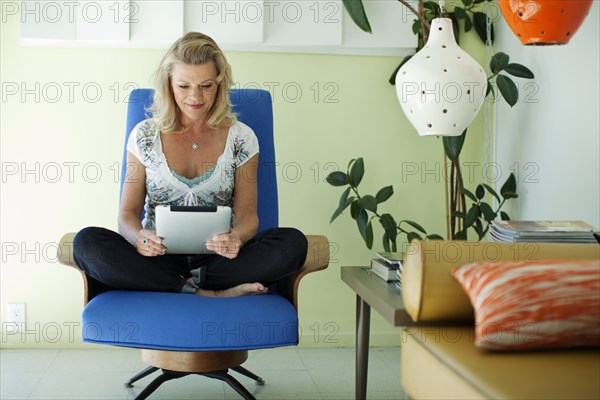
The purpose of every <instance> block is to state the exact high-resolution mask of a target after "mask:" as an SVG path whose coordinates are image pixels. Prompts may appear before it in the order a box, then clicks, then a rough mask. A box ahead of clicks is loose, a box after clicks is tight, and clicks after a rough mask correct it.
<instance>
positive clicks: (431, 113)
mask: <svg viewBox="0 0 600 400" xmlns="http://www.w3.org/2000/svg"><path fill="white" fill-rule="evenodd" d="M486 84H487V77H486V75H485V72H484V70H483V68H482V67H481V65H479V64H478V63H477V61H475V60H474V59H473V58H472V57H471V56H469V55H468V54H467V53H466V52H465V51H464V50H463V49H461V48H460V47H459V46H458V44H456V40H455V39H454V31H453V29H452V20H450V19H449V18H435V19H434V20H433V21H432V22H431V29H430V31H429V40H428V41H427V44H426V45H425V47H423V48H422V49H421V50H420V51H419V52H418V53H416V54H415V55H414V56H413V57H412V58H411V59H410V60H408V61H407V62H406V64H404V65H403V66H402V68H400V70H399V71H398V74H397V75H396V93H397V95H398V100H399V101H400V105H401V106H402V110H403V111H404V113H405V114H406V117H407V118H408V120H409V121H410V123H411V124H412V125H413V126H414V127H415V128H416V129H417V132H418V133H419V135H420V136H431V135H436V136H458V135H460V134H461V133H462V132H463V131H464V130H465V128H466V127H467V126H469V124H470V123H471V121H473V118H475V115H477V112H478V111H479V109H480V108H481V106H482V104H483V100H484V98H485V92H486Z"/></svg>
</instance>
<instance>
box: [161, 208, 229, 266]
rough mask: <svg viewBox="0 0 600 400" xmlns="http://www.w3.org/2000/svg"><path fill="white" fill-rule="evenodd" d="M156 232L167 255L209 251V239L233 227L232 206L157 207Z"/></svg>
mask: <svg viewBox="0 0 600 400" xmlns="http://www.w3.org/2000/svg"><path fill="white" fill-rule="evenodd" d="M155 213H156V214H155V225H156V234H157V235H158V236H160V237H161V238H162V239H163V245H164V246H165V248H166V253H167V254H210V253H214V252H213V251H210V250H208V249H207V248H206V242H207V241H209V240H211V239H212V238H213V237H214V236H215V235H217V234H219V233H226V232H229V230H230V228H231V207H222V206H215V207H189V206H156V209H155Z"/></svg>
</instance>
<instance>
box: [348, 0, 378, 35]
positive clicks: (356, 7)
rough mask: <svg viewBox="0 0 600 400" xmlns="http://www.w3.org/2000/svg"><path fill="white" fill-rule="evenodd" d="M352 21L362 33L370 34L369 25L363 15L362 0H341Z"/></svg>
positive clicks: (364, 14) (365, 14) (365, 15)
mask: <svg viewBox="0 0 600 400" xmlns="http://www.w3.org/2000/svg"><path fill="white" fill-rule="evenodd" d="M342 2H343V3H344V7H346V11H348V14H349V15H350V18H352V21H354V23H355V24H356V25H357V26H358V27H359V28H360V29H362V30H363V31H365V32H369V33H371V24H370V23H369V19H368V18H367V13H365V7H364V6H363V3H362V0H342Z"/></svg>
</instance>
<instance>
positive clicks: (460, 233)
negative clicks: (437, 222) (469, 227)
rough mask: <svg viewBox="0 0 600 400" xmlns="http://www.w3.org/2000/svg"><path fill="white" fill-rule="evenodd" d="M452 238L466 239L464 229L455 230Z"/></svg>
mask: <svg viewBox="0 0 600 400" xmlns="http://www.w3.org/2000/svg"><path fill="white" fill-rule="evenodd" d="M454 240H467V231H466V229H465V230H463V231H460V232H456V235H454Z"/></svg>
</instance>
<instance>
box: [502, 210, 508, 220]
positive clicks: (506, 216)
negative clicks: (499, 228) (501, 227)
mask: <svg viewBox="0 0 600 400" xmlns="http://www.w3.org/2000/svg"><path fill="white" fill-rule="evenodd" d="M500 218H501V219H502V221H510V217H509V216H508V214H507V213H505V212H504V211H500Z"/></svg>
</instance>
